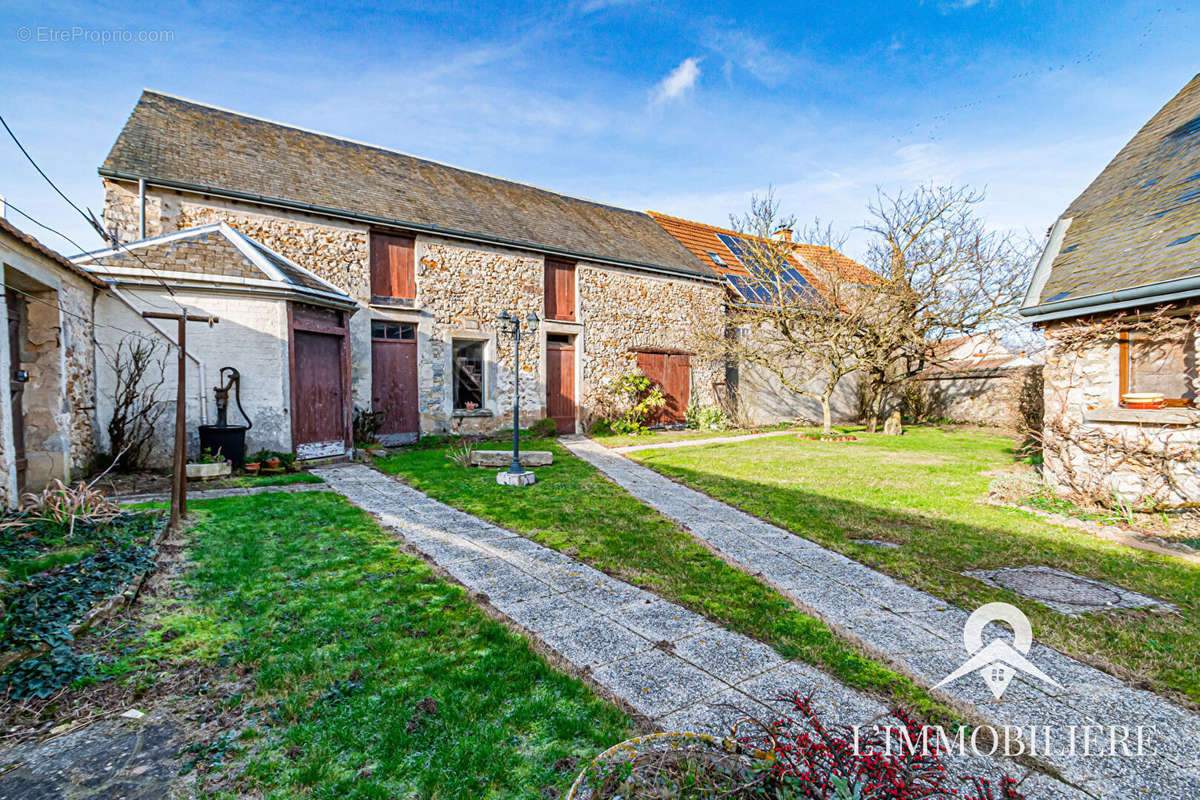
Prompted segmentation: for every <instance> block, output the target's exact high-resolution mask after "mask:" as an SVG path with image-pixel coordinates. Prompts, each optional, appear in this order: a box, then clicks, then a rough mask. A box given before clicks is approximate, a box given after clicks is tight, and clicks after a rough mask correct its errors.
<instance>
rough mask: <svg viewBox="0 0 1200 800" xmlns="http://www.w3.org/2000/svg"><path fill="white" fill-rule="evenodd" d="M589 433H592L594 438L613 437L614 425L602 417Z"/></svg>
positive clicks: (594, 423) (593, 424)
mask: <svg viewBox="0 0 1200 800" xmlns="http://www.w3.org/2000/svg"><path fill="white" fill-rule="evenodd" d="M588 433H590V434H591V435H592V436H612V435H613V428H612V423H611V422H609V421H608V420H606V419H604V418H603V417H601V418H600V419H598V420H596V421H595V422H593V423H592V427H591V429H590V430H589V431H588Z"/></svg>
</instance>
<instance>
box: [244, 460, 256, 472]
mask: <svg viewBox="0 0 1200 800" xmlns="http://www.w3.org/2000/svg"><path fill="white" fill-rule="evenodd" d="M258 467H259V464H258V462H257V461H251V462H250V463H249V464H246V466H245V469H246V472H249V473H250V474H251V475H253V474H255V473H256V472H258Z"/></svg>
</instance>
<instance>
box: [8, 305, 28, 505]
mask: <svg viewBox="0 0 1200 800" xmlns="http://www.w3.org/2000/svg"><path fill="white" fill-rule="evenodd" d="M5 301H6V302H7V304H8V363H9V373H8V376H9V377H8V380H9V394H10V395H11V398H12V434H13V456H14V460H15V462H16V469H17V492H18V493H19V492H23V491H25V474H26V472H27V467H28V464H29V462H28V460H27V459H26V458H25V405H24V396H25V381H24V380H23V379H24V377H25V373H24V372H22V371H21V306H20V299H19V298H18V297H17V293H16V292H14V291H12V290H11V289H10V290H8V292H7V293H6V297H5ZM18 373H19V374H18Z"/></svg>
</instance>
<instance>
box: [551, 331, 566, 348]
mask: <svg viewBox="0 0 1200 800" xmlns="http://www.w3.org/2000/svg"><path fill="white" fill-rule="evenodd" d="M546 344H553V345H558V346H559V347H570V345H571V335H570V334H567V333H547V334H546Z"/></svg>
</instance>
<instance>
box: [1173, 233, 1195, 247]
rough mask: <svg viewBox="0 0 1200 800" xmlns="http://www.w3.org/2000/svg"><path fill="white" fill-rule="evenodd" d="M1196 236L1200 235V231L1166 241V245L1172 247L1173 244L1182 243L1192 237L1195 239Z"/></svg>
mask: <svg viewBox="0 0 1200 800" xmlns="http://www.w3.org/2000/svg"><path fill="white" fill-rule="evenodd" d="M1197 236H1200V233H1189V234H1188V235H1187V236H1180V237H1179V238H1178V239H1176V240H1175V241H1173V242H1167V245H1166V246H1167V247H1173V246H1174V245H1177V244H1184V243H1186V242H1190V241H1191V240H1192V239H1195V238H1196V237H1197Z"/></svg>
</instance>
